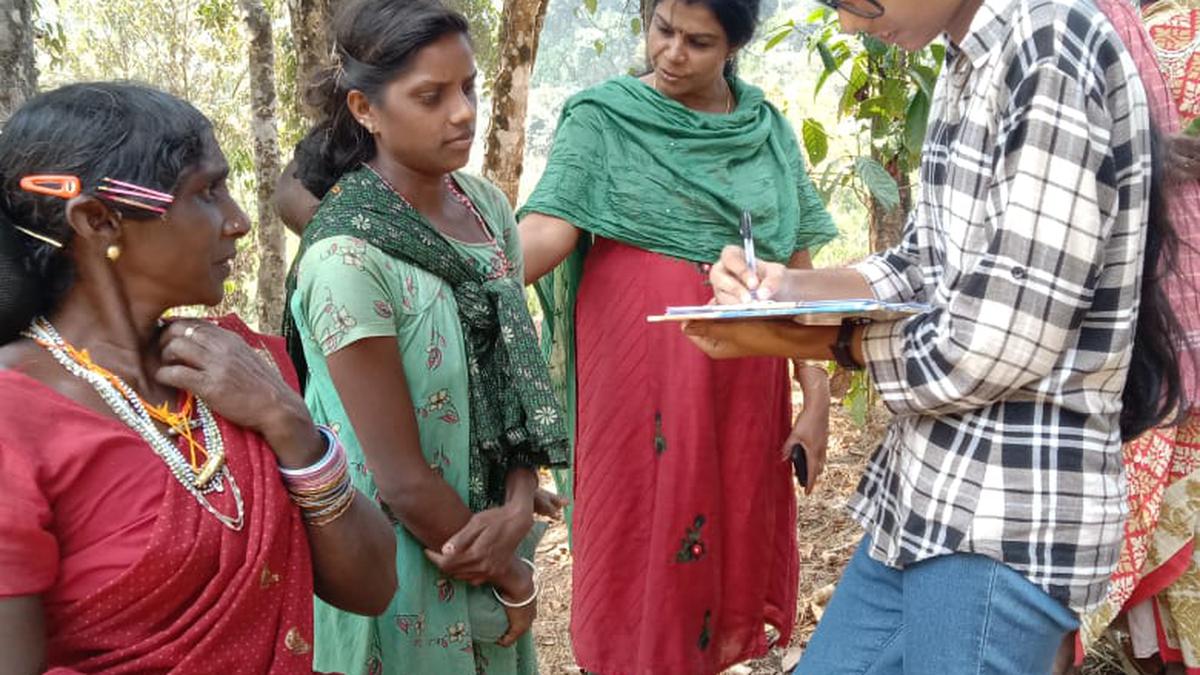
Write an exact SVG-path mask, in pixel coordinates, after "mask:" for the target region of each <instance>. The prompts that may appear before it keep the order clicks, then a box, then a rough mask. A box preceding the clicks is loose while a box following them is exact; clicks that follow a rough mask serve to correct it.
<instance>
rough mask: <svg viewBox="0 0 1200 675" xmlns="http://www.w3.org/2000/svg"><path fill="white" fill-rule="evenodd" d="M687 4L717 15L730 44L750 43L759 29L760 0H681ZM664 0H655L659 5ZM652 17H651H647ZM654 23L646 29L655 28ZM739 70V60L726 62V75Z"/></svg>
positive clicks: (736, 45)
mask: <svg viewBox="0 0 1200 675" xmlns="http://www.w3.org/2000/svg"><path fill="white" fill-rule="evenodd" d="M681 1H682V2H683V3H684V4H685V5H701V6H703V7H705V8H707V9H708V10H709V11H710V12H712V13H713V16H715V17H717V23H719V24H721V28H723V29H724V30H725V38H726V39H727V40H729V46H730V47H732V48H733V49H740V48H741V47H745V46H746V45H748V44H750V40H752V39H754V31H755V30H757V29H758V11H759V4H760V0H681ZM661 3H662V0H654V6H655V7H658V5H659V4H661ZM646 18H647V19H650V18H651V17H646ZM653 29H654V27H653V26H652V25H649V23H648V25H647V26H646V30H653ZM736 72H737V60H736V59H730V60H729V61H727V62H726V63H725V76H726V77H731V76H733V75H734V74H735V73H736Z"/></svg>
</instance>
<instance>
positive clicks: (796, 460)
mask: <svg viewBox="0 0 1200 675" xmlns="http://www.w3.org/2000/svg"><path fill="white" fill-rule="evenodd" d="M792 468H793V469H795V470H796V480H797V481H799V482H800V487H802V488H806V487H808V455H807V454H806V453H805V452H804V446H803V445H801V444H800V443H796V444H795V445H793V446H792Z"/></svg>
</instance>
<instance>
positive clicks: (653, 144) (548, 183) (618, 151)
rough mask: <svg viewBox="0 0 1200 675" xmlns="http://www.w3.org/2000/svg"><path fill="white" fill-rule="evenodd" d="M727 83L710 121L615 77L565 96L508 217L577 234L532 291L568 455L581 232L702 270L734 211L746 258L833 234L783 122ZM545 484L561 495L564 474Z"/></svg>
mask: <svg viewBox="0 0 1200 675" xmlns="http://www.w3.org/2000/svg"><path fill="white" fill-rule="evenodd" d="M730 86H731V87H732V88H733V92H734V95H735V96H736V97H737V107H736V108H735V109H734V110H733V111H732V113H730V114H728V115H714V114H708V113H700V112H696V111H693V110H691V109H689V108H687V107H685V106H683V105H682V104H680V103H679V102H677V101H675V100H673V99H671V98H668V97H666V96H664V95H662V94H660V93H659V92H658V91H656V90H654V89H653V88H651V87H649V86H647V85H646V84H645V83H643V82H641V81H640V80H638V79H637V78H634V77H628V76H625V77H618V78H615V79H612V80H609V81H608V82H605V83H603V84H600V85H598V86H596V87H593V88H591V89H588V90H586V91H583V92H580V93H579V94H577V95H575V96H574V97H572V98H571V99H570V100H569V101H567V103H566V105H565V106H564V108H563V111H562V114H561V116H560V117H559V121H558V128H557V130H556V132H555V136H554V147H553V148H552V150H551V152H550V158H549V160H548V162H547V165H546V170H545V172H544V173H543V174H542V178H541V180H540V181H539V182H538V185H537V188H536V189H535V190H534V192H533V194H532V195H531V196H530V198H529V201H528V202H526V204H525V205H524V206H523V207H521V209H520V212H519V213H518V218H520V217H523V216H524V215H525V214H528V213H543V214H546V215H550V216H555V217H558V218H562V219H563V220H566V221H568V222H570V223H571V224H573V225H575V226H576V227H578V228H580V229H581V230H584V232H585V233H586V235H585V236H583V237H581V238H580V245H579V247H578V248H577V249H576V250H575V251H574V252H573V253H572V254H571V255H570V256H568V258H567V259H566V260H565V261H564V262H563V263H562V264H561V265H559V266H558V268H557V269H556V270H555V271H554V273H553V274H552V275H550V276H548V277H546V278H543V279H542V280H541V281H539V282H538V284H537V294H538V299H539V300H540V301H541V304H542V310H543V311H544V312H545V317H546V323H545V330H544V331H543V337H544V339H543V345H542V347H543V351H544V353H545V355H546V358H547V360H548V362H549V364H550V372H551V376H552V379H553V382H554V388H555V393H556V394H557V395H558V396H559V400H560V401H562V402H563V404H564V405H565V407H566V410H567V413H568V417H569V422H568V425H567V430H568V432H569V433H570V434H571V447H572V448H574V440H575V439H574V436H575V411H576V381H575V326H574V317H575V298H576V294H577V293H578V290H579V283H580V281H581V278H582V274H583V261H584V257H585V256H586V254H587V249H588V247H589V246H590V243H591V240H592V236H601V237H606V238H608V239H614V240H617V241H621V242H623V243H626V244H630V245H633V246H637V247H638V248H642V249H645V250H649V251H653V252H656V253H661V254H663V255H668V256H672V257H675V258H680V259H684V260H691V261H695V262H700V263H711V262H713V261H715V260H716V259H717V258H718V257H719V255H720V252H721V249H722V248H724V247H725V246H727V245H730V244H734V245H740V244H741V238H740V236H739V231H738V221H739V218H740V216H741V212H742V210H743V209H745V210H749V211H750V213H751V215H752V216H753V219H754V241H755V248H756V252H757V254H758V256H759V257H761V258H763V259H766V260H772V261H777V262H786V261H787V260H788V259H789V258H790V257H791V256H792V254H793V253H794V252H796V251H799V250H804V249H813V248H816V247H818V246H820V245H822V244H825V243H827V242H829V241H830V240H832V239H834V238H835V237H837V234H838V231H837V228H836V227H835V226H834V224H833V220H832V219H831V218H830V216H829V213H828V212H827V211H826V210H825V206H824V204H823V203H822V201H821V199H820V196H819V195H818V194H817V192H816V190H815V189H814V188H813V185H812V182H811V181H810V180H809V177H808V174H807V172H806V171H805V169H804V162H803V159H802V156H801V154H800V147H799V145H798V144H797V143H796V136H795V133H794V132H793V131H792V128H791V126H790V125H789V124H788V122H787V120H786V119H785V118H784V117H783V115H782V114H780V112H779V111H778V110H777V109H776V108H775V107H774V106H772V105H771V104H770V103H769V102H767V101H766V100H765V98H764V96H763V92H762V90H761V89H759V88H758V87H755V86H752V85H749V84H746V83H744V82H742V81H741V80H738V79H736V78H734V79H732V80H730ZM572 460H573V457H572ZM573 465H574V462H573V461H572V466H573ZM556 478H557V479H558V483H559V491H560V492H561V493H563V494H568V493H569V492H570V488H571V486H572V485H573V477H572V476H571V475H570V474H567V475H561V474H558V475H556Z"/></svg>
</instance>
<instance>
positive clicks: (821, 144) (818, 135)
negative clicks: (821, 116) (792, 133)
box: [800, 118, 829, 166]
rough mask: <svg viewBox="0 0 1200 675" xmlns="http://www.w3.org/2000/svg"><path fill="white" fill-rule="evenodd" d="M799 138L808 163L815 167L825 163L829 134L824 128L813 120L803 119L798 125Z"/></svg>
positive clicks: (827, 153)
mask: <svg viewBox="0 0 1200 675" xmlns="http://www.w3.org/2000/svg"><path fill="white" fill-rule="evenodd" d="M800 137H801V138H803V139H804V150H805V151H806V152H807V153H808V163H809V164H811V165H812V166H816V165H818V164H820V163H821V162H823V161H825V157H826V156H828V155H829V134H828V133H826V132H825V127H823V126H821V123H820V122H818V121H816V120H814V119H811V118H810V119H805V120H804V122H803V123H802V124H801V125H800Z"/></svg>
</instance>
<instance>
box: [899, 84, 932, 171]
mask: <svg viewBox="0 0 1200 675" xmlns="http://www.w3.org/2000/svg"><path fill="white" fill-rule="evenodd" d="M928 126H929V97H928V96H926V95H925V92H924V91H918V92H917V93H915V94H913V97H912V101H910V102H909V104H908V111H907V112H906V113H905V115H904V147H905V148H907V149H908V151H909V153H910V154H911V156H912V158H913V159H914V160H916V159H918V158H919V157H920V154H921V146H922V145H923V144H924V143H925V129H926V128H927V127H928Z"/></svg>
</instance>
